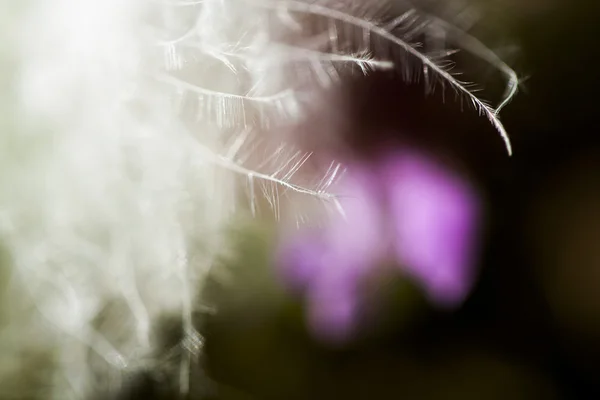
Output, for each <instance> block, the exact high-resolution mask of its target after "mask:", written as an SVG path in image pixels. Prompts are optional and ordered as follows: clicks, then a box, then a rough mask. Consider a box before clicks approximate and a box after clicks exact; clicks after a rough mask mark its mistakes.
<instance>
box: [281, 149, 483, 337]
mask: <svg viewBox="0 0 600 400" xmlns="http://www.w3.org/2000/svg"><path fill="white" fill-rule="evenodd" d="M339 184H340V186H339V187H338V190H339V192H340V193H341V196H340V203H341V205H342V207H343V210H344V213H343V215H339V216H337V217H335V218H333V219H332V220H330V221H329V222H328V224H327V225H326V226H325V227H324V228H322V229H320V230H306V231H300V233H299V234H298V235H294V236H293V237H292V238H291V240H290V241H289V242H287V243H286V244H285V245H283V246H282V248H281V252H280V254H279V259H278V264H279V266H280V267H281V273H282V276H283V279H284V281H285V283H286V285H287V286H288V287H290V288H291V289H293V290H294V291H295V292H296V293H299V294H300V295H302V296H303V297H305V298H306V302H307V308H308V320H309V322H308V323H309V326H310V329H311V330H312V332H313V333H314V334H315V335H316V336H317V337H318V338H320V339H325V340H327V341H333V342H344V341H346V340H348V339H350V338H351V337H352V336H353V335H354V334H355V333H356V332H357V331H358V329H359V328H360V326H359V323H360V315H361V313H362V312H364V311H365V310H364V308H365V307H366V304H365V299H364V290H362V288H363V284H364V283H365V281H366V280H367V279H368V278H369V277H370V276H372V275H376V274H377V273H380V272H381V265H382V264H383V262H384V261H386V260H393V261H394V263H395V264H396V265H398V266H399V270H400V271H401V272H402V273H404V274H405V275H406V276H407V277H409V278H410V279H411V280H413V281H414V282H415V283H417V284H418V285H419V286H421V287H422V289H423V290H424V292H425V294H426V296H427V297H428V299H429V300H430V301H431V302H432V303H434V304H435V305H437V306H442V307H456V306H458V305H459V304H460V303H461V302H462V301H463V300H464V299H465V297H466V296H467V294H468V292H469V290H470V289H471V287H472V284H473V280H474V276H473V275H474V273H473V272H474V270H473V265H474V253H475V250H476V248H477V246H476V245H477V243H476V234H477V228H478V215H479V211H480V200H479V198H478V196H477V194H476V191H475V189H474V188H473V187H472V185H471V184H470V183H469V182H468V181H467V180H466V179H465V178H463V177H461V176H460V175H459V174H457V173H455V172H453V171H451V170H449V169H448V168H446V167H444V166H443V165H442V164H440V163H438V162H437V161H436V160H435V158H434V157H433V156H432V155H430V154H428V153H426V152H422V151H418V150H415V149H410V148H397V149H396V150H395V151H393V152H387V153H385V154H383V155H382V156H381V157H379V158H378V159H377V160H376V161H370V162H355V163H351V165H350V166H349V168H348V170H347V173H346V176H345V177H344V178H343V179H342V180H341V181H340V182H339Z"/></svg>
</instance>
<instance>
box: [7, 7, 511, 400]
mask: <svg viewBox="0 0 600 400" xmlns="http://www.w3.org/2000/svg"><path fill="white" fill-rule="evenodd" d="M367 3H368V4H367ZM374 4H375V3H374V2H371V1H364V2H359V1H325V0H321V1H304V0H272V1H269V0H102V1H98V0H25V1H9V0H6V1H0V34H1V37H2V38H3V39H2V45H1V46H2V47H0V87H2V91H1V92H0V100H1V101H2V103H1V106H2V107H1V109H0V246H1V249H2V254H3V257H2V265H1V268H0V272H2V275H0V284H1V285H2V292H1V293H2V297H1V301H0V354H2V356H1V357H0V381H2V384H0V398H2V399H10V398H29V397H33V396H35V395H37V394H39V393H42V397H43V398H55V399H60V400H65V399H82V398H87V397H88V396H90V395H91V394H93V393H94V392H95V391H99V390H102V391H108V393H112V392H116V391H118V390H119V388H120V387H121V385H122V380H123V377H124V376H125V375H126V373H128V372H131V371H135V370H136V369H143V368H151V367H152V365H153V362H156V360H153V356H152V355H153V350H154V348H155V346H156V337H155V336H156V335H155V329H154V328H155V324H156V322H157V321H158V320H159V319H160V318H161V317H162V316H164V315H173V314H176V315H180V317H181V321H182V328H183V329H182V331H183V332H184V334H183V336H184V339H183V342H182V344H181V345H180V351H181V352H182V354H185V355H184V356H182V357H181V363H182V366H181V369H180V373H179V376H178V379H179V383H178V384H179V386H180V389H181V391H182V392H185V391H186V390H187V387H188V382H187V379H188V378H187V371H188V369H189V364H190V363H191V362H192V359H193V358H194V357H195V356H197V352H198V351H199V349H200V348H201V345H202V337H201V335H200V334H199V333H198V332H197V331H196V330H195V328H194V324H193V323H192V314H193V313H194V311H195V309H196V308H197V307H199V305H198V301H197V294H198V292H199V289H200V288H201V286H202V283H203V282H204V280H205V278H206V277H207V276H208V274H209V272H210V270H211V268H212V267H213V266H214V265H215V263H216V262H217V260H218V259H219V257H221V256H223V255H224V254H225V253H226V252H227V251H228V240H227V235H225V233H224V232H225V230H226V228H227V226H228V225H229V224H231V223H233V222H235V219H234V218H235V217H236V215H239V214H240V213H243V212H244V209H248V211H250V212H252V213H256V209H257V207H258V202H257V197H258V195H259V194H261V193H262V194H263V195H264V198H266V200H267V201H266V203H268V204H270V206H271V207H272V208H273V210H274V211H275V212H276V214H277V215H278V216H279V214H280V213H281V211H280V204H279V202H280V200H282V199H284V198H285V197H288V198H291V197H294V196H299V197H302V196H304V197H307V198H314V199H318V200H319V201H320V202H321V203H323V204H327V207H329V206H331V208H332V209H336V204H337V203H336V200H335V197H334V196H332V195H331V194H329V193H328V190H327V189H328V187H329V186H330V185H331V184H332V183H333V182H334V181H335V179H336V177H337V176H338V175H339V174H340V173H341V167H340V165H338V164H337V163H335V162H332V163H331V164H328V165H326V166H325V169H324V171H323V173H322V174H321V175H319V176H318V177H317V178H315V177H314V176H311V177H310V179H308V178H306V176H302V174H298V173H297V172H298V170H300V169H301V168H302V167H304V166H305V165H306V164H307V160H308V158H309V156H310V154H307V153H305V152H302V151H301V150H298V149H296V148H294V146H293V144H290V143H287V142H289V140H288V139H289V138H287V137H286V136H285V135H283V134H281V135H280V136H278V135H279V133H281V132H282V131H283V130H284V128H283V127H284V126H286V125H289V124H294V123H296V122H298V121H299V120H301V119H302V118H303V116H304V113H303V111H304V110H305V107H306V106H307V105H310V104H311V102H313V104H312V105H313V106H314V101H318V98H316V95H315V93H318V92H319V90H322V89H327V88H329V87H331V86H332V85H336V84H338V83H339V77H340V75H342V74H344V73H346V72H352V71H355V72H356V71H357V72H358V73H368V72H370V71H372V70H374V69H392V68H399V69H402V73H403V74H404V75H407V76H408V75H410V76H413V73H412V72H411V73H408V72H407V71H415V70H416V71H419V72H420V74H421V76H424V77H425V81H427V83H426V84H428V85H429V84H434V83H436V82H437V83H442V84H444V85H447V86H449V87H451V88H452V89H454V90H455V91H456V92H457V93H458V94H459V95H461V96H463V97H465V98H467V99H468V100H469V101H470V102H471V103H472V104H473V105H474V107H475V108H476V109H477V110H478V111H479V112H480V113H481V114H482V115H484V116H485V117H487V118H488V119H489V120H490V121H491V123H492V125H494V127H495V128H496V129H497V130H498V131H499V133H500V134H501V135H502V137H504V139H505V142H506V145H507V147H508V150H509V151H510V144H509V141H508V139H507V138H506V133H505V131H504V127H503V126H502V124H501V123H500V121H499V120H498V111H499V110H500V109H501V108H502V107H504V105H506V103H507V102H508V101H509V100H510V99H511V98H512V96H513V95H514V93H515V91H516V87H517V80H516V77H515V75H514V72H512V70H511V69H510V68H508V67H507V66H506V64H504V63H503V62H502V61H500V60H499V59H498V58H497V57H496V56H495V55H494V53H492V52H491V51H489V50H487V49H486V48H484V47H483V46H482V45H481V44H480V43H479V42H478V41H476V40H475V39H474V38H471V37H469V36H467V35H466V34H465V33H464V32H462V31H461V30H460V29H459V28H456V27H454V26H451V25H449V24H447V23H446V22H443V21H441V20H437V19H435V18H433V17H430V16H424V15H423V14H419V13H417V12H416V11H415V10H414V9H413V8H412V7H409V6H406V9H405V10H404V11H403V12H402V13H401V17H399V18H396V19H395V20H390V21H385V23H384V22H383V21H381V20H379V19H378V18H379V14H378V13H377V12H371V11H372V10H374V9H376V8H377V9H378V7H374ZM307 20H310V21H312V22H311V23H310V29H309V30H308V31H307V30H306V26H304V25H306V24H305V22H306V21H307ZM422 21H428V24H427V25H426V24H422ZM433 28H435V29H436V30H437V32H439V30H440V29H442V30H443V31H444V32H445V33H446V34H447V35H448V36H449V37H452V38H453V39H454V41H455V42H456V43H457V44H458V45H459V46H460V47H463V48H466V49H467V50H469V51H471V52H472V53H474V54H476V55H478V56H479V57H480V58H482V59H484V60H486V61H487V62H489V63H491V64H492V65H494V66H495V67H497V68H498V69H500V70H501V71H502V72H503V73H504V74H505V75H506V77H507V80H508V82H509V84H508V87H507V92H506V93H505V96H504V97H503V99H502V101H501V102H500V103H499V105H498V106H497V107H496V108H493V107H492V106H490V105H488V104H487V103H485V102H483V101H481V100H480V99H479V98H477V97H476V96H475V95H474V94H473V91H472V90H471V88H470V86H467V85H465V84H464V83H463V82H461V81H459V80H458V79H457V78H456V77H455V76H454V75H453V74H452V73H450V72H449V70H448V69H447V68H446V66H447V65H446V64H445V63H444V61H443V59H444V57H445V56H446V55H448V54H450V52H447V53H444V52H440V51H439V49H438V50H436V53H435V54H434V53H433V52H432V53H430V54H428V53H425V52H423V51H421V50H420V48H419V47H418V46H414V45H413V44H411V40H412V38H413V37H414V36H415V35H416V34H420V33H423V32H425V30H429V29H432V31H433ZM417 29H419V30H418V31H417ZM427 32H429V31H427ZM411 36H412V37H411ZM383 43H386V44H385V46H384V45H383ZM384 47H385V48H386V49H388V50H389V51H382V49H383V48H384ZM374 50H377V51H378V52H380V53H381V54H383V56H382V57H381V58H376V57H375V56H374V55H373V54H374ZM400 55H401V57H400ZM398 60H400V61H398ZM398 64H401V65H398ZM405 64H406V65H405ZM415 65H418V67H415ZM259 153H260V154H261V155H260V156H257V154H259ZM240 177H241V181H240V180H239V179H238V178H240ZM236 188H242V190H241V191H242V192H245V193H246V195H247V196H248V198H249V199H250V200H249V202H247V203H248V204H249V207H242V210H240V209H239V208H238V207H237V203H238V201H239V197H240V196H238V190H236ZM301 204H304V202H302V203H301ZM299 215H301V216H302V215H304V214H303V213H302V212H300V213H299ZM107 310H113V311H110V312H109V311H107ZM114 310H117V311H114ZM38 355H43V356H44V357H46V358H44V360H52V361H47V363H48V365H44V366H42V365H41V364H39V365H36V361H35V360H36V359H37V358H36V357H38ZM50 364H52V366H53V367H51V366H50ZM45 367H48V369H49V370H52V371H56V372H55V373H54V374H52V376H50V377H49V376H47V375H43V374H41V373H40V376H37V375H36V376H34V375H35V373H34V372H32V371H33V370H35V371H39V370H42V369H44V368H45ZM40 381H42V382H43V383H39V382H40ZM28 390H30V391H31V393H29V392H28Z"/></svg>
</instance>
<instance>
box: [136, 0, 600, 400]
mask: <svg viewBox="0 0 600 400" xmlns="http://www.w3.org/2000/svg"><path fill="white" fill-rule="evenodd" d="M479 3H480V4H478V6H479V8H480V9H481V10H482V13H481V18H480V19H479V21H478V22H477V28H478V29H479V31H480V32H482V33H483V35H486V34H488V35H489V36H488V39H490V40H491V41H492V45H493V44H494V40H496V44H497V47H498V48H500V49H502V46H503V45H508V44H510V45H514V47H515V48H516V49H517V51H514V50H512V47H510V46H506V47H504V49H505V52H504V55H505V58H507V59H508V60H509V62H510V64H511V66H514V67H515V69H516V70H517V71H518V72H519V74H520V76H525V77H527V79H525V80H524V82H523V85H522V87H521V92H520V94H519V95H518V96H517V98H516V99H515V100H514V102H512V103H511V104H510V105H509V106H508V107H507V108H506V109H505V110H504V111H503V114H502V120H503V122H504V123H505V125H506V127H507V130H508V131H509V133H510V135H511V137H512V140H513V145H514V156H513V157H512V158H507V157H506V156H505V154H504V153H503V148H502V146H501V143H500V141H499V140H498V139H497V136H496V135H495V133H494V132H493V130H492V129H491V128H489V127H488V126H487V125H486V122H485V121H482V120H481V119H478V118H477V117H476V115H471V114H474V113H465V112H461V111H460V109H459V108H458V107H457V106H456V105H453V104H452V102H451V101H447V102H446V103H445V104H444V103H442V102H441V101H440V100H439V98H436V97H435V96H428V97H424V96H423V93H422V89H421V88H419V87H418V86H414V87H407V86H406V85H404V84H403V83H400V82H391V81H390V80H387V78H380V77H378V76H373V77H371V78H369V79H367V80H365V81H363V82H361V83H360V84H358V85H356V88H354V87H353V88H352V90H356V91H358V92H359V93H361V95H360V96H356V98H357V99H359V100H357V101H356V102H355V103H356V104H353V107H354V108H353V110H354V111H355V112H353V113H352V115H351V116H350V115H349V116H348V118H352V121H353V125H352V126H353V127H354V128H355V130H354V132H355V136H353V138H354V139H356V143H357V144H356V146H358V148H362V147H361V146H364V147H365V148H366V147H368V146H369V144H372V143H376V142H377V140H379V139H381V138H379V137H377V136H375V137H374V136H373V134H371V133H369V135H368V136H367V137H365V135H366V134H365V133H364V132H365V131H366V129H364V127H374V126H380V127H382V128H391V130H392V131H393V132H410V133H409V134H408V135H409V136H410V135H412V136H410V137H411V139H414V140H416V141H418V142H419V143H420V144H422V145H424V146H425V147H427V146H430V148H431V149H435V151H442V152H445V153H451V154H452V155H453V157H454V158H455V159H456V160H459V161H460V163H461V164H462V165H464V166H465V170H466V171H467V172H468V173H469V175H470V176H472V177H473V180H474V181H475V182H476V183H477V185H478V187H479V188H480V189H481V191H482V192H483V193H484V194H485V198H486V205H487V216H486V227H485V232H484V233H482V243H481V249H480V250H481V257H480V259H479V261H478V264H477V266H478V272H477V279H476V284H475V287H474V289H473V290H472V291H471V292H470V294H469V296H468V298H467V300H466V301H465V302H464V304H462V306H460V307H459V308H458V309H454V310H451V311H448V310H440V309H437V308H436V307H434V306H432V305H431V304H430V303H429V302H428V301H427V299H426V298H425V296H424V295H423V293H422V290H421V288H420V287H419V286H418V285H415V284H413V283H412V282H410V281H407V280H405V279H403V278H402V277H396V278H389V279H386V280H384V282H383V283H381V282H380V283H379V286H378V288H377V291H378V292H379V294H380V296H379V297H380V298H381V299H384V300H382V301H380V302H379V303H378V307H377V308H376V309H372V312H373V313H376V314H377V316H378V318H377V319H376V322H373V323H372V324H370V325H368V326H367V327H366V329H364V331H363V333H362V334H361V335H360V337H358V338H357V339H356V340H353V341H351V342H349V343H345V344H343V345H337V346H336V345H331V344H324V343H322V342H320V341H318V340H315V338H314V337H313V336H311V334H310V331H309V329H307V325H306V319H305V317H306V306H305V302H304V299H303V298H302V297H301V296H294V295H293V294H292V293H290V292H289V291H287V290H286V287H285V286H284V285H282V284H281V281H280V280H279V279H278V277H277V274H276V273H275V272H274V270H275V269H274V265H273V264H274V261H273V254H274V243H277V238H278V232H277V230H276V229H273V228H272V225H271V224H269V223H266V222H265V223H264V224H260V223H257V222H256V221H254V222H249V223H248V225H249V226H250V227H249V228H247V229H246V228H245V227H244V228H240V229H239V230H240V233H239V235H238V237H239V241H238V243H239V252H238V254H237V255H236V257H235V258H234V259H233V260H227V261H226V262H225V264H226V267H227V268H225V269H224V270H225V271H227V272H226V273H225V274H221V275H220V276H219V277H215V278H214V281H213V282H212V283H211V284H210V285H209V288H208V292H207V295H206V298H207V299H208V300H207V301H208V302H210V303H212V304H215V306H216V307H217V308H218V310H219V312H218V313H217V314H215V315H202V316H199V324H200V325H201V330H202V331H203V332H204V333H205V335H206V351H205V353H204V360H203V363H202V365H203V369H202V371H198V376H199V378H198V380H202V381H203V382H206V380H208V381H209V382H212V383H211V384H210V385H207V384H202V385H200V384H198V385H196V386H198V390H200V387H202V391H203V393H204V394H205V395H207V396H208V397H209V398H223V399H388V398H401V399H463V400H466V399H597V398H600V146H599V145H600V135H599V133H600V132H599V128H598V126H599V125H598V105H599V103H598V101H597V98H598V97H597V96H598V93H600V73H599V72H598V70H597V67H596V66H597V62H598V61H599V60H600V58H599V57H598V48H599V47H600V5H599V4H598V3H597V2H595V1H591V0H568V1H567V0H536V1H516V0H489V1H481V2H479ZM433 6H435V4H434V5H433ZM498 37H501V40H497V38H498ZM490 40H487V41H486V42H487V43H489V42H490ZM399 93H401V94H400V95H399ZM399 109H400V110H402V112H398V111H397V110H399ZM382 130H385V129H382ZM371 131H372V129H371V130H369V132H371ZM388 131H389V129H388ZM361 135H362V136H361ZM249 232H250V233H249ZM200 376H202V378H200ZM149 386H151V385H150V384H149V383H148V382H145V383H144V384H143V385H141V386H140V387H139V388H142V387H143V388H145V389H143V390H142V389H139V390H141V392H140V391H138V395H139V396H141V397H139V398H149V397H144V396H150V393H151V392H152V390H151V389H150V388H149ZM134 392H136V390H134ZM144 393H145V394H144Z"/></svg>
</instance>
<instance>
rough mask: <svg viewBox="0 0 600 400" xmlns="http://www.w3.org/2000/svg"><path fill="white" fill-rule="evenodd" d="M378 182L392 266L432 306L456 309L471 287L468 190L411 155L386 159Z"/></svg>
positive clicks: (474, 211)
mask: <svg viewBox="0 0 600 400" xmlns="http://www.w3.org/2000/svg"><path fill="white" fill-rule="evenodd" d="M382 177H383V179H384V180H385V182H386V187H387V190H388V196H389V197H388V199H389V200H388V201H389V207H390V211H391V217H392V219H393V224H394V228H395V237H394V242H395V246H394V250H395V253H396V257H397V259H398V261H399V262H400V263H401V265H402V267H403V268H404V269H405V271H406V272H407V273H408V274H409V275H410V276H412V277H413V278H414V279H416V280H417V281H418V283H419V284H421V285H422V286H423V287H424V288H425V290H426V292H427V293H428V295H429V297H430V298H431V299H432V300H433V301H434V302H436V303H438V304H439V305H445V306H455V305H457V304H458V303H460V302H461V301H462V300H463V299H464V298H465V297H466V295H467V294H468V291H469V290H470V288H471V285H472V282H473V255H474V254H473V253H474V251H475V249H476V228H477V218H478V213H479V200H478V198H477V195H476V193H475V191H474V189H473V188H472V187H470V186H469V185H468V183H467V182H466V181H465V180H464V179H463V178H461V177H460V176H458V175H455V174H453V173H451V172H449V171H448V169H447V168H444V167H442V166H441V165H438V164H436V163H435V162H434V161H433V160H432V159H431V157H428V156H426V155H423V154H419V153H417V152H407V151H405V152H402V153H399V154H397V155H395V156H394V157H392V158H390V159H388V161H387V162H386V163H385V164H384V167H383V172H382Z"/></svg>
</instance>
